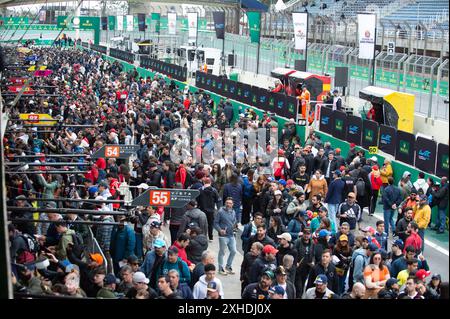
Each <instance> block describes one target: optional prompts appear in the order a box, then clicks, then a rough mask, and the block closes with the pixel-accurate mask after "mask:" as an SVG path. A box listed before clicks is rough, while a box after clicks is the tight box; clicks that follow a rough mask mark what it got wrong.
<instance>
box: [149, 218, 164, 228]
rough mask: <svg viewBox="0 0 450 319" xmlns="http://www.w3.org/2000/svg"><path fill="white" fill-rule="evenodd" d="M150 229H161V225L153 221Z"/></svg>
mask: <svg viewBox="0 0 450 319" xmlns="http://www.w3.org/2000/svg"><path fill="white" fill-rule="evenodd" d="M150 227H154V228H161V223H160V222H158V221H157V220H154V221H152V222H151V224H150Z"/></svg>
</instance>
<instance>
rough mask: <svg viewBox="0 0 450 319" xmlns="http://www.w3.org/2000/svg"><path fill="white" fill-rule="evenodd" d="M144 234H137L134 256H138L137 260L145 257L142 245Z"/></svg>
mask: <svg viewBox="0 0 450 319" xmlns="http://www.w3.org/2000/svg"><path fill="white" fill-rule="evenodd" d="M142 239H143V236H142V233H136V246H135V247H134V254H135V255H136V256H137V258H139V259H142V257H143V255H144V247H143V244H142Z"/></svg>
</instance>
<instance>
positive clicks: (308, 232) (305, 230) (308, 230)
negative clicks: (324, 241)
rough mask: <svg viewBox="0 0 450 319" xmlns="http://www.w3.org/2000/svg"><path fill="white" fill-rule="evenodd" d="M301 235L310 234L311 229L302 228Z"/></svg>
mask: <svg viewBox="0 0 450 319" xmlns="http://www.w3.org/2000/svg"><path fill="white" fill-rule="evenodd" d="M303 233H305V234H311V228H309V227H305V228H303Z"/></svg>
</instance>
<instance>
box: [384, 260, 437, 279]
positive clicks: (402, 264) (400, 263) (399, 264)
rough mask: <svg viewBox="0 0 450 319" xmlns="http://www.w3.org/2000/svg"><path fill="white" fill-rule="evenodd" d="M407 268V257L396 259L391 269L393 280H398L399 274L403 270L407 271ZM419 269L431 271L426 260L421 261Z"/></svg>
mask: <svg viewBox="0 0 450 319" xmlns="http://www.w3.org/2000/svg"><path fill="white" fill-rule="evenodd" d="M406 268H408V265H407V264H406V258H405V257H401V258H398V259H396V260H395V261H394V262H393V263H392V264H391V267H390V269H389V273H390V275H391V278H397V276H398V273H399V272H400V271H402V270H405V269H406ZM417 269H418V270H419V269H425V270H426V271H428V270H430V267H428V263H427V261H426V260H424V261H421V260H420V259H419V262H418V267H417Z"/></svg>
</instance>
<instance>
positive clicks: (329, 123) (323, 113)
mask: <svg viewBox="0 0 450 319" xmlns="http://www.w3.org/2000/svg"><path fill="white" fill-rule="evenodd" d="M333 125H334V124H333V111H332V110H331V109H330V108H328V107H322V108H321V109H320V130H321V131H322V132H324V133H327V134H331V133H332V132H333Z"/></svg>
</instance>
